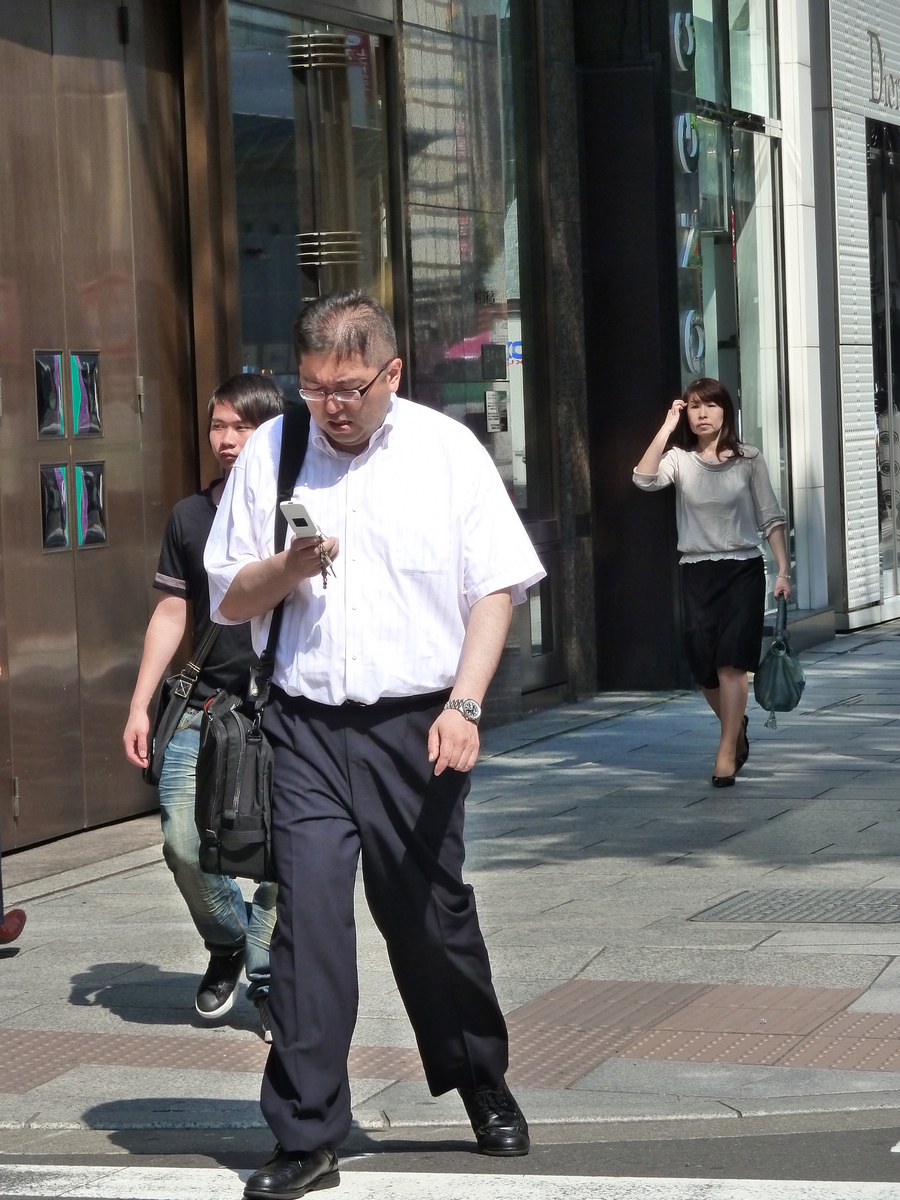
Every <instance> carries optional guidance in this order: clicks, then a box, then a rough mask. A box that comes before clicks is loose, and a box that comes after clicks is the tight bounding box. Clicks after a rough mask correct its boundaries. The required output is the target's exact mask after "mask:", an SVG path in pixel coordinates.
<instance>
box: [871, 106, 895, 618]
mask: <svg viewBox="0 0 900 1200" xmlns="http://www.w3.org/2000/svg"><path fill="white" fill-rule="evenodd" d="M867 134H868V196H869V246H870V255H871V277H872V343H873V345H872V351H873V367H874V382H875V417H876V422H877V463H876V465H877V472H878V476H877V478H878V516H879V525H880V530H879V532H880V556H881V572H882V575H881V579H882V598H883V599H887V598H889V597H891V596H896V595H898V594H900V130H898V129H897V128H895V127H894V126H892V125H883V124H881V123H880V122H875V121H868V122H867Z"/></svg>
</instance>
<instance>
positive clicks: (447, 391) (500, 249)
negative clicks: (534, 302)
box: [403, 0, 531, 509]
mask: <svg viewBox="0 0 900 1200" xmlns="http://www.w3.org/2000/svg"><path fill="white" fill-rule="evenodd" d="M514 7H515V6H514V4H513V3H512V2H511V0H478V2H477V3H475V2H472V3H467V2H465V0H464V2H462V3H458V4H454V5H453V10H452V19H450V16H449V6H447V9H446V11H445V8H444V7H443V6H441V5H437V4H430V5H425V4H421V3H420V4H417V5H415V6H414V7H407V8H406V10H405V15H406V17H407V21H406V23H405V24H404V26H403V65H404V79H405V89H406V94H405V116H406V129H407V132H406V142H407V154H408V164H409V166H408V169H409V220H410V270H411V274H412V288H411V294H410V302H411V311H412V339H413V346H412V350H413V376H414V380H415V388H416V397H415V398H416V399H417V400H420V401H423V402H425V403H427V404H430V405H432V406H434V407H436V408H440V409H441V410H442V411H444V412H446V413H448V414H449V415H451V416H453V417H455V418H456V419H458V420H459V421H462V422H464V423H465V424H466V425H468V426H469V428H471V429H472V430H473V432H474V433H475V434H476V436H477V437H478V438H479V440H480V441H481V442H482V443H483V444H484V445H485V446H486V447H487V448H488V450H489V452H490V454H491V456H492V458H493V459H494V462H495V463H496V465H497V467H498V469H499V470H500V473H501V475H502V477H503V479H504V482H505V483H506V485H507V488H508V489H509V492H510V495H511V496H512V498H513V501H514V503H515V504H516V506H517V507H518V508H520V509H524V508H526V507H527V506H528V505H529V502H530V500H531V497H530V495H529V480H528V478H527V474H526V443H527V440H528V425H529V420H528V404H529V397H528V395H527V390H528V388H527V383H526V375H527V370H528V357H529V352H530V346H529V344H528V340H529V333H528V325H527V314H524V318H525V319H524V320H523V300H522V290H523V289H522V287H521V283H520V280H521V272H520V254H519V251H520V245H521V244H522V239H521V238H520V193H521V178H522V173H523V163H522V161H521V155H520V150H519V138H520V129H519V128H518V127H517V121H516V103H515V94H514V72H513V54H514V40H515V37H516V30H515V28H514V26H515V22H516V12H515V11H514ZM418 22H421V24H420V23H418Z"/></svg>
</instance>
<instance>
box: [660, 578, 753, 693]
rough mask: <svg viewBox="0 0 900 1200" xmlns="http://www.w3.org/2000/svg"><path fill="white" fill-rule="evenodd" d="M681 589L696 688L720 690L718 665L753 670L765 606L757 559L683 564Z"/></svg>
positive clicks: (686, 640)
mask: <svg viewBox="0 0 900 1200" xmlns="http://www.w3.org/2000/svg"><path fill="white" fill-rule="evenodd" d="M681 591H682V596H683V598H684V648H685V651H686V653H687V658H688V663H689V664H690V668H691V674H692V675H693V676H694V678H695V679H696V680H697V682H698V683H699V684H700V686H701V687H705V688H717V687H718V686H719V677H718V674H717V668H718V667H736V668H737V669H738V670H739V671H755V670H756V668H757V667H758V666H759V658H760V654H761V652H762V634H763V618H764V615H765V604H766V570H765V567H764V566H763V560H762V558H744V559H732V558H725V559H711V560H707V561H704V562H697V563H684V564H683V565H682V567H681Z"/></svg>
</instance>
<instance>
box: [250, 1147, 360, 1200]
mask: <svg viewBox="0 0 900 1200" xmlns="http://www.w3.org/2000/svg"><path fill="white" fill-rule="evenodd" d="M340 1182H341V1175H340V1171H339V1170H338V1160H337V1155H336V1154H335V1152H334V1151H333V1150H332V1149H331V1147H330V1146H322V1147H321V1149H319V1150H310V1151H304V1150H297V1151H295V1152H294V1153H293V1154H287V1153H286V1152H285V1151H284V1150H282V1149H281V1147H280V1146H276V1147H275V1153H274V1154H273V1156H272V1157H271V1158H270V1159H269V1161H268V1162H267V1163H266V1165H265V1166H264V1167H260V1168H259V1170H258V1171H254V1172H253V1174H252V1175H251V1176H250V1178H249V1179H248V1180H247V1183H246V1186H245V1187H244V1200H299V1197H300V1196H305V1195H306V1193H307V1192H321V1191H324V1190H325V1189H326V1188H333V1187H337V1186H338V1184H339V1183H340Z"/></svg>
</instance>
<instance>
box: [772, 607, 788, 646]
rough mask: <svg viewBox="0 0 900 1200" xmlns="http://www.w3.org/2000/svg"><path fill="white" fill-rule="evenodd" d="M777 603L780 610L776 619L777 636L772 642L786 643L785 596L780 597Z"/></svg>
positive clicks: (775, 635)
mask: <svg viewBox="0 0 900 1200" xmlns="http://www.w3.org/2000/svg"><path fill="white" fill-rule="evenodd" d="M775 603H776V605H777V608H778V615H777V617H776V618H775V634H774V637H773V639H772V640H773V641H774V642H781V643H784V641H785V640H786V639H785V630H786V629H787V600H785V598H784V596H779V597H778V599H777V600H776V601H775Z"/></svg>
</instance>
